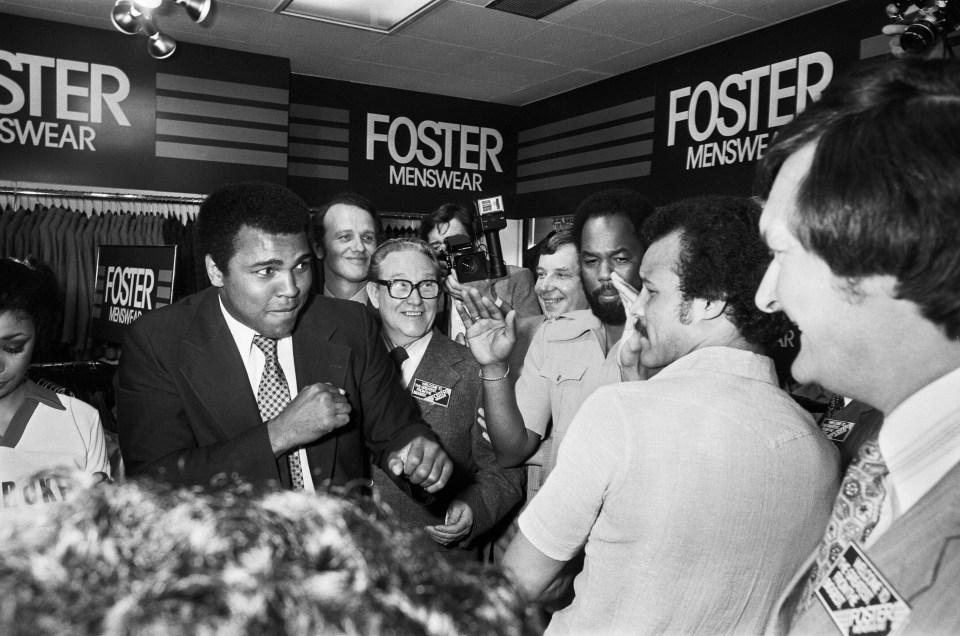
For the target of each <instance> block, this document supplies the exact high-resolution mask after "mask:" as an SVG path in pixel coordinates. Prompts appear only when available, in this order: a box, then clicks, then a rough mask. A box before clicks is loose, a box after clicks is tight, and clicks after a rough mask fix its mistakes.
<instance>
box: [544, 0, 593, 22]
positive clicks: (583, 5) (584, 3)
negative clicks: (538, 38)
mask: <svg viewBox="0 0 960 636" xmlns="http://www.w3.org/2000/svg"><path fill="white" fill-rule="evenodd" d="M601 2H604V0H576V2H573V3H571V4H568V5H567V6H565V7H563V8H561V9H559V10H557V11H554V12H553V13H551V14H550V15H547V16H544V17H543V18H541V19H542V20H543V21H544V22H550V23H557V22H563V21H564V20H566V19H567V18H569V17H570V16H573V15H576V14H578V13H580V12H581V11H585V10H587V9H589V8H590V7H592V6H594V5H597V4H600V3H601Z"/></svg>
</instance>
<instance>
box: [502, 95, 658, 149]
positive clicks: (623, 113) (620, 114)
mask: <svg viewBox="0 0 960 636" xmlns="http://www.w3.org/2000/svg"><path fill="white" fill-rule="evenodd" d="M653 108H654V98H653V97H645V98H643V99H638V100H636V101H633V102H627V103H626V104H619V105H617V106H611V107H609V108H604V109H602V110H596V111H593V112H592V113H586V114H584V115H579V116H577V117H571V118H569V119H563V120H561V121H557V122H554V123H552V124H545V125H543V126H537V127H536V128H529V129H527V130H523V131H521V132H520V134H519V135H518V137H517V141H518V142H519V143H521V144H524V143H527V142H530V141H534V140H536V139H542V138H544V137H549V136H551V135H560V134H563V133H567V132H571V131H573V130H577V129H580V128H588V127H590V126H596V125H598V124H606V123H608V122H610V121H613V120H615V119H624V118H625V117H635V116H637V115H643V114H646V113H652V112H653Z"/></svg>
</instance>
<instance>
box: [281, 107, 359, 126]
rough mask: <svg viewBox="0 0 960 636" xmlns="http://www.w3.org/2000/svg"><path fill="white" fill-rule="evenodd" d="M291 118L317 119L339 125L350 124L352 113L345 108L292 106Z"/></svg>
mask: <svg viewBox="0 0 960 636" xmlns="http://www.w3.org/2000/svg"><path fill="white" fill-rule="evenodd" d="M290 117H293V118H296V119H316V120H318V121H330V122H334V123H337V124H349V123H350V111H349V110H346V109H343V108H328V107H326V106H310V105H308V104H290Z"/></svg>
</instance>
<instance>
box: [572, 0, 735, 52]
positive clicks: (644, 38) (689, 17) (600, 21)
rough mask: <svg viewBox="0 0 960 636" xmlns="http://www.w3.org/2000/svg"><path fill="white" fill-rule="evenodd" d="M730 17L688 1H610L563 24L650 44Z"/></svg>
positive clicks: (722, 12) (723, 12)
mask: <svg viewBox="0 0 960 636" xmlns="http://www.w3.org/2000/svg"><path fill="white" fill-rule="evenodd" d="M728 15H729V13H727V12H725V11H721V10H718V9H714V8H712V7H705V6H702V5H697V4H693V3H691V2H687V1H686V0H647V1H645V2H632V1H631V0H606V2H603V3H602V4H599V5H596V6H594V7H593V8H590V9H587V10H586V11H582V12H581V13H578V14H577V15H575V16H573V17H571V18H569V19H567V20H564V21H563V25H564V26H568V27H573V28H577V29H583V30H585V31H590V32H591V33H599V34H603V35H612V36H614V37H619V38H623V39H625V40H632V41H634V42H639V43H641V44H650V43H652V42H659V41H660V40H665V39H667V38H669V37H673V36H674V35H678V34H680V33H683V32H684V31H689V30H691V29H695V28H697V27H701V26H704V25H706V24H709V23H711V22H714V21H716V20H719V19H720V18H724V17H726V16H728Z"/></svg>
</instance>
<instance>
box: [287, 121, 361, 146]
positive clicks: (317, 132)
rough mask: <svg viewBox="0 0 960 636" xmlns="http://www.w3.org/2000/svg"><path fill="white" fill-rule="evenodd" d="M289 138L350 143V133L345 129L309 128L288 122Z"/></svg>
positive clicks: (328, 127)
mask: <svg viewBox="0 0 960 636" xmlns="http://www.w3.org/2000/svg"><path fill="white" fill-rule="evenodd" d="M290 136H291V137H298V138H301V139H316V140H317V141H339V142H342V143H347V142H349V141H350V131H349V130H347V129H346V128H333V127H331V126H311V125H309V124H300V123H297V122H290Z"/></svg>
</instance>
